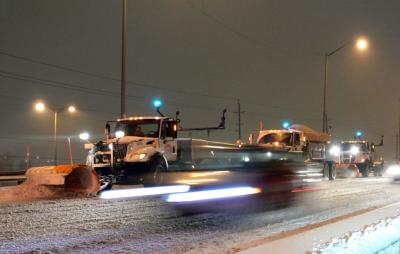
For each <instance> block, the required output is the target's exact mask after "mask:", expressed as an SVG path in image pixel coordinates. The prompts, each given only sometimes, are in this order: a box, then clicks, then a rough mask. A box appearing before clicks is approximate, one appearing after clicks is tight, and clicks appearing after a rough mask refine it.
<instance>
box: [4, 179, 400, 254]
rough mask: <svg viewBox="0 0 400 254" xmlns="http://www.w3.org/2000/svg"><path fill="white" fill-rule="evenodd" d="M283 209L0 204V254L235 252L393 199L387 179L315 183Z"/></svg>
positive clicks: (151, 202) (144, 203)
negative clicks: (193, 211) (187, 212)
mask: <svg viewBox="0 0 400 254" xmlns="http://www.w3.org/2000/svg"><path fill="white" fill-rule="evenodd" d="M320 186H321V187H322V188H323V189H322V190H320V191H316V192H312V193H306V194H305V195H304V196H303V197H302V198H301V199H300V200H298V201H297V202H296V204H295V205H294V206H292V207H289V208H282V209H278V210H269V211H268V210H265V211H259V212H253V213H243V214H240V213H217V214H215V213H206V214H198V215H192V216H181V215H179V213H178V212H177V211H175V210H173V209H171V207H168V206H167V205H166V204H165V203H164V202H162V201H160V200H158V199H145V200H107V201H105V200H101V199H99V198H86V199H85V198H84V199H62V200H44V201H36V202H24V203H16V204H0V225H1V227H0V253H42V252H46V253H87V252H96V253H235V252H237V251H239V250H242V249H243V248H244V247H243V246H246V243H248V242H251V241H254V240H256V239H261V238H264V237H268V236H271V235H273V234H276V233H278V232H282V231H285V230H290V229H296V228H300V227H303V226H306V225H309V224H312V223H318V222H321V221H324V220H328V219H330V218H333V217H336V216H341V215H344V214H347V213H350V212H354V211H357V210H361V209H365V208H371V207H378V206H381V205H384V204H389V203H393V202H396V201H400V185H396V184H391V183H390V182H389V179H387V178H375V177H370V178H367V179H361V178H358V179H342V180H337V181H335V182H328V181H326V182H323V183H321V185H320Z"/></svg>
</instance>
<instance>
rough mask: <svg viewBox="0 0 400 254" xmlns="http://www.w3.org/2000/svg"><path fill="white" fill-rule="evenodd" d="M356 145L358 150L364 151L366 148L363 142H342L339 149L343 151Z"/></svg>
mask: <svg viewBox="0 0 400 254" xmlns="http://www.w3.org/2000/svg"><path fill="white" fill-rule="evenodd" d="M354 146H356V147H358V149H360V151H366V150H367V146H366V144H365V143H343V144H341V145H340V149H341V150H342V151H344V152H348V151H350V150H351V148H352V147H354Z"/></svg>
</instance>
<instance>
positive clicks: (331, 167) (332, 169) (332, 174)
mask: <svg viewBox="0 0 400 254" xmlns="http://www.w3.org/2000/svg"><path fill="white" fill-rule="evenodd" d="M328 178H329V181H334V180H335V179H336V164H335V163H328Z"/></svg>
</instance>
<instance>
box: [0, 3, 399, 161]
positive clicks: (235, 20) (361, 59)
mask: <svg viewBox="0 0 400 254" xmlns="http://www.w3.org/2000/svg"><path fill="white" fill-rule="evenodd" d="M399 13H400V2H399V1H388V0H387V1H350V0H349V1H322V0H315V1H294V0H292V1H285V0H276V1H270V0H252V1H250V0H249V1H243V0H242V1H238V0H235V1H233V0H230V1H227V0H219V1H215V0H213V1H209V0H202V1H200V0H197V1H194V0H192V1H184V0H179V1H178V0H175V1H167V0H166V1H145V0H143V1H134V0H128V23H129V25H128V66H127V68H128V80H129V81H130V82H131V83H130V84H129V86H128V92H129V97H128V104H127V108H128V113H129V114H145V115H149V114H154V113H153V109H152V107H151V99H152V98H153V97H155V96H159V97H162V98H163V99H164V102H165V107H164V109H163V111H164V112H165V113H168V114H173V113H174V112H175V110H180V111H181V118H182V122H183V123H184V125H185V126H187V127H190V126H203V125H215V124H217V123H218V121H219V117H220V113H221V112H220V111H221V110H222V109H223V108H224V107H226V108H227V109H228V111H229V113H228V115H227V117H228V120H227V121H228V122H227V123H228V130H226V131H221V132H218V133H213V134H212V138H213V139H216V140H226V141H234V140H235V139H236V128H237V127H236V126H235V123H236V115H235V114H233V111H236V100H237V99H240V100H241V102H242V108H243V110H245V111H246V113H245V114H244V115H243V120H244V131H243V133H244V136H245V137H247V136H248V133H249V131H250V130H256V129H257V128H258V122H259V120H261V119H262V120H263V121H264V124H265V127H266V128H270V127H271V128H278V127H280V124H281V122H282V121H283V120H284V119H290V120H291V121H292V122H294V123H303V124H306V125H309V126H311V127H313V128H315V129H320V128H321V114H322V112H321V111H322V109H321V104H322V86H323V67H324V65H323V63H324V62H323V60H324V59H323V55H324V53H325V51H330V50H333V49H335V48H336V47H338V46H340V45H341V44H342V43H344V42H346V41H349V40H353V39H354V38H355V37H356V36H357V35H365V36H367V37H368V38H369V40H370V48H369V50H368V52H363V53H360V52H357V51H356V50H355V49H354V48H353V46H348V47H346V48H344V49H343V50H341V51H340V52H338V53H337V54H335V55H334V56H333V57H332V58H330V66H329V67H330V69H329V70H330V76H329V88H328V89H329V90H328V114H329V118H330V124H331V125H332V126H333V139H334V140H341V139H348V138H351V137H352V136H353V133H354V131H355V130H356V129H362V130H363V131H364V133H365V136H366V138H367V139H371V140H376V141H377V140H378V139H379V136H380V135H381V134H384V135H385V137H386V141H387V142H386V146H385V149H384V151H385V156H386V159H392V157H393V156H394V143H395V131H396V128H397V115H398V113H399V111H398V105H397V103H398V102H397V100H398V98H399V92H400V91H399V90H400V88H399V86H398V80H399V75H400V72H399V67H398V66H399V57H400V48H399V47H398V45H399V42H400V37H399V35H400V29H399V28H400V17H399ZM0 31H1V35H0V52H1V53H0V84H1V85H0V92H1V93H0V107H1V108H0V117H1V119H2V122H1V134H0V154H3V153H7V152H9V153H11V154H18V155H23V154H24V149H25V148H24V147H25V145H26V144H30V146H31V150H32V154H33V155H40V156H42V157H43V156H52V143H51V133H52V117H51V115H50V114H43V115H38V114H36V113H35V112H33V111H32V104H33V103H34V101H35V100H36V99H38V98H42V99H43V100H45V101H46V102H48V103H52V104H54V105H57V106H63V105H67V104H68V103H75V104H76V105H77V106H78V107H79V108H81V109H83V110H82V111H81V112H79V114H77V115H75V116H68V115H67V114H65V115H63V116H62V117H61V119H60V132H61V134H60V135H61V137H60V140H61V142H60V153H61V155H60V157H62V158H65V157H67V152H66V149H65V148H66V142H65V140H66V139H65V137H67V136H75V137H74V138H73V140H74V142H75V144H74V156H75V157H76V158H84V156H85V152H84V151H83V149H82V144H81V143H80V142H79V141H78V140H77V138H76V135H77V134H78V133H79V132H81V131H83V130H88V131H90V132H91V133H93V134H97V135H101V133H102V129H103V126H104V122H105V120H110V119H113V118H116V117H117V116H118V114H119V96H118V94H119V83H118V81H115V80H112V79H118V78H119V75H120V46H121V1H117V0H114V1H105V0H102V1H100V0H91V1H76V0H75V1H72V0H68V1H66V0H65V1H33V0H24V1H22V0H18V1H16V0H1V1H0ZM4 53H6V54H12V55H15V56H19V57H24V58H29V59H32V60H35V61H40V62H44V63H48V64H54V65H59V66H64V67H68V68H72V69H76V70H80V71H82V72H88V73H92V74H96V75H100V76H102V77H108V78H111V79H106V78H99V77H95V76H90V75H85V74H82V73H77V72H71V71H67V70H63V69H60V68H54V67H51V66H47V65H41V64H38V63H33V62H30V61H26V60H23V59H21V58H15V57H10V56H7V55H5V54H4ZM71 86H72V87H74V88H73V89H74V90H71V89H69V88H68V87H71ZM105 91H109V92H105ZM199 136H200V137H205V135H204V134H203V135H199Z"/></svg>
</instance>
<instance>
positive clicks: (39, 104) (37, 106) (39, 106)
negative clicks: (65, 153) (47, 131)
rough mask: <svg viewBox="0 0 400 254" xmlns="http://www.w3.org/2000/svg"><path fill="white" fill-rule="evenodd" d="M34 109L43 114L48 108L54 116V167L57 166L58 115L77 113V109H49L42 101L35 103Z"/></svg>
mask: <svg viewBox="0 0 400 254" xmlns="http://www.w3.org/2000/svg"><path fill="white" fill-rule="evenodd" d="M34 108H35V110H36V111H37V112H39V113H41V112H44V111H46V109H47V108H48V109H49V110H51V111H52V112H53V114H54V165H57V127H58V126H57V125H58V114H60V113H63V112H65V111H68V112H69V113H75V112H76V107H75V106H73V105H70V106H68V107H62V108H56V107H49V106H46V104H44V102H42V101H38V102H36V103H35V105H34Z"/></svg>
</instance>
